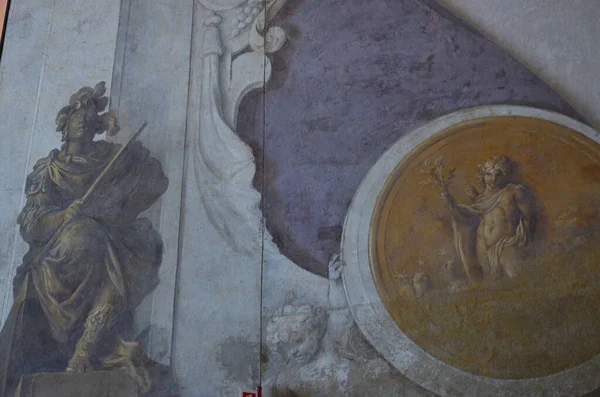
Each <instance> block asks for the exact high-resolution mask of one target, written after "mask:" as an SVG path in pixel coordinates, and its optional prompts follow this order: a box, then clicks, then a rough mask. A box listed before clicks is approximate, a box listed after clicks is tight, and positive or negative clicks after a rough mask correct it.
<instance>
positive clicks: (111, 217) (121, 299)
mask: <svg viewBox="0 0 600 397" xmlns="http://www.w3.org/2000/svg"><path fill="white" fill-rule="evenodd" d="M105 91H106V88H105V86H104V83H99V84H98V85H96V86H95V87H93V88H92V87H83V88H81V89H80V90H79V91H77V92H76V93H75V94H73V95H72V96H71V98H70V101H69V104H68V105H67V106H65V107H63V108H62V109H61V110H60V112H59V113H58V115H57V118H56V125H57V128H56V130H57V131H58V132H59V133H61V135H62V141H63V142H64V144H63V145H62V147H61V148H60V149H54V150H52V151H51V152H50V154H49V155H48V156H47V157H46V158H42V159H41V160H39V161H38V162H37V164H36V165H35V167H34V169H33V172H32V173H31V174H30V175H29V176H28V178H27V183H26V189H25V190H26V191H25V194H26V197H27V201H26V204H25V207H24V208H23V210H22V211H21V214H20V215H19V217H18V224H19V225H20V227H21V235H22V237H23V239H24V240H25V241H26V242H27V243H28V244H29V246H30V249H29V252H28V253H27V254H26V255H25V257H24V259H23V264H22V265H21V266H20V267H19V268H18V270H17V276H16V277H15V279H14V292H15V304H14V306H13V310H12V311H11V314H10V316H9V319H8V320H7V322H6V323H5V326H4V328H3V330H2V334H1V338H2V339H1V340H0V353H6V352H10V353H9V354H8V355H9V356H10V357H8V358H7V360H8V362H2V363H0V364H4V367H3V365H0V382H3V383H6V382H8V383H10V382H11V379H12V382H14V381H16V379H15V377H18V376H19V375H20V374H25V373H37V372H63V371H64V372H87V371H91V370H94V369H103V368H108V367H109V366H111V365H112V364H114V363H115V362H119V360H120V358H119V357H116V356H115V354H116V352H118V351H121V352H122V351H123V350H127V348H128V346H129V348H131V345H127V343H129V342H124V341H123V339H121V335H120V334H119V326H120V325H121V324H122V321H121V320H122V318H123V315H125V314H126V313H127V312H128V310H131V309H132V308H135V307H136V306H137V305H138V304H139V303H140V301H141V300H142V299H143V298H144V297H145V296H146V295H147V294H148V293H150V292H151V291H152V290H153V289H154V288H155V287H156V285H157V284H158V268H159V266H160V264H161V261H162V240H161V237H160V235H159V234H158V233H157V232H156V231H155V230H154V229H153V228H152V225H151V223H150V221H149V220H148V219H146V218H139V217H138V216H139V214H140V213H141V212H142V211H144V210H146V209H148V208H149V207H150V206H151V205H152V204H153V203H154V202H155V201H156V200H157V199H158V198H159V197H160V196H161V195H162V194H163V193H164V192H165V190H166V189H167V186H168V180H167V178H166V176H165V175H164V173H163V171H162V167H161V164H160V163H159V162H158V160H156V159H154V158H153V157H151V156H150V155H149V151H148V150H147V149H146V148H144V147H143V146H142V145H141V144H140V143H139V142H133V143H132V144H131V145H130V146H128V147H127V148H126V150H123V151H121V152H120V153H119V150H120V149H121V145H117V144H114V143H109V142H106V141H103V140H100V141H95V140H94V137H95V136H96V135H97V134H102V133H104V132H107V133H108V134H109V135H114V134H115V133H117V132H118V130H119V127H118V125H117V120H116V118H114V117H112V116H110V115H109V114H108V113H104V111H105V109H106V107H107V105H108V98H107V97H106V96H104V93H105ZM117 153H119V155H117ZM109 165H110V167H109ZM107 168H110V172H108V173H106V172H105V175H104V176H105V178H103V179H102V181H101V182H100V183H97V184H96V189H95V190H94V193H93V194H92V195H90V197H89V199H88V200H86V201H85V202H84V201H82V200H81V199H82V197H83V196H84V195H86V192H88V191H89V190H90V187H91V186H92V185H93V184H94V182H95V181H97V180H98V177H99V175H101V174H102V173H103V171H104V170H105V169H107ZM86 196H87V195H86ZM121 361H122V360H121ZM111 363H112V364H111ZM128 364H131V363H128ZM7 367H10V368H7ZM2 376H3V377H4V379H2Z"/></svg>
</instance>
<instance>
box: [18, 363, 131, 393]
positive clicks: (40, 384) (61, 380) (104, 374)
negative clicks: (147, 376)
mask: <svg viewBox="0 0 600 397" xmlns="http://www.w3.org/2000/svg"><path fill="white" fill-rule="evenodd" d="M82 396H85V397H138V396H139V394H138V393H137V391H136V387H135V384H134V383H133V381H132V380H131V378H130V377H129V376H128V375H127V372H126V371H125V370H115V371H95V372H90V373H85V374H68V373H64V372H61V373H40V374H32V375H24V376H22V377H21V380H20V381H19V386H18V387H17V390H16V392H15V397H82Z"/></svg>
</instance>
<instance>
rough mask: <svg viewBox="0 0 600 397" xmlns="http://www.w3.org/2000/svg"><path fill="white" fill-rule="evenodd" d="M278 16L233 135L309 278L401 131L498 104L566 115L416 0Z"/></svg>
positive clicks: (334, 3)
mask: <svg viewBox="0 0 600 397" xmlns="http://www.w3.org/2000/svg"><path fill="white" fill-rule="evenodd" d="M281 18H282V21H281V22H279V24H280V25H282V26H283V27H284V28H285V29H286V31H287V32H288V33H289V34H290V38H289V41H288V43H287V44H286V46H285V47H284V49H283V50H282V51H281V52H280V53H278V54H276V55H275V56H274V57H273V58H272V60H273V67H274V75H273V78H272V80H271V82H270V83H269V84H268V86H267V90H266V96H264V95H263V93H255V94H252V95H250V96H249V97H248V98H247V99H246V100H245V101H244V103H243V105H242V108H241V110H240V116H239V118H238V130H239V131H240V134H241V136H242V138H243V139H245V140H246V142H248V143H249V144H250V145H251V146H252V147H253V149H254V150H255V155H256V156H257V162H258V163H259V164H258V174H257V177H256V186H257V188H258V189H259V190H261V191H262V192H263V200H264V203H263V205H264V214H265V216H266V219H267V226H268V228H269V230H270V231H271V233H272V234H273V236H274V238H275V241H276V242H277V243H278V245H279V246H280V248H281V249H282V252H283V253H284V254H285V255H287V256H288V257H290V258H291V259H292V260H293V261H294V262H296V263H297V264H298V265H300V266H302V267H304V268H306V269H308V270H310V271H313V272H315V273H317V274H321V275H325V274H326V272H327V260H328V258H329V256H330V255H331V254H332V253H333V252H335V251H336V250H339V242H340V236H341V230H342V224H343V221H344V217H345V215H346V211H347V209H348V206H349V204H350V202H351V200H352V197H353V195H354V192H355V191H356V190H357V188H358V185H359V184H360V182H361V180H362V179H363V177H364V176H365V174H366V173H367V171H368V170H369V168H370V167H371V166H372V165H373V164H374V163H375V162H376V161H377V159H378V158H379V156H381V155H382V154H383V152H384V151H385V150H386V149H388V148H389V147H390V146H391V145H392V144H393V143H394V142H395V141H396V140H397V139H398V138H400V137H401V136H402V135H403V134H407V133H409V132H410V131H411V130H413V129H415V128H417V127H419V126H421V125H423V124H424V123H426V122H428V121H430V120H432V119H434V118H436V117H438V116H441V115H444V114H446V113H449V112H452V111H455V110H458V109H463V108H468V107H472V106H479V105H491V104H499V103H504V104H521V105H530V106H535V107H540V108H544V109H549V110H554V111H558V112H562V113H565V114H567V115H569V116H572V117H577V116H576V115H575V114H574V112H573V111H572V110H571V109H570V108H569V106H568V105H566V104H565V103H564V102H563V101H562V100H561V99H560V98H559V97H558V95H557V94H556V93H554V92H553V91H552V90H551V89H550V88H549V87H548V86H547V85H546V84H544V83H542V82H541V81H540V80H539V79H538V78H537V77H535V76H534V75H533V74H532V73H531V72H530V71H528V70H527V69H526V68H525V67H524V66H522V65H521V64H519V63H518V62H517V61H515V60H514V59H513V58H511V57H510V56H509V55H507V54H506V53H505V52H504V51H503V50H501V49H500V48H499V47H498V46H496V45H495V44H493V43H491V42H490V41H488V40H486V39H485V38H483V37H481V36H479V35H477V34H476V33H474V32H473V31H472V30H470V29H469V28H467V27H465V26H464V25H463V24H462V23H459V22H457V21H452V20H450V19H448V18H446V17H445V16H442V15H441V14H440V13H438V12H437V11H435V10H433V9H432V8H431V7H430V6H428V5H425V4H423V3H421V2H419V1H417V0H369V1H364V0H329V1H296V2H293V1H292V3H291V4H288V6H287V7H286V8H285V9H283V10H282V12H281ZM263 134H264V136H263Z"/></svg>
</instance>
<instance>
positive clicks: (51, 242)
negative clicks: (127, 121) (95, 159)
mask: <svg viewBox="0 0 600 397" xmlns="http://www.w3.org/2000/svg"><path fill="white" fill-rule="evenodd" d="M146 125H147V123H146V122H145V121H144V122H143V123H142V125H140V126H139V127H138V129H137V130H135V131H133V133H132V134H131V135H130V136H129V138H128V139H127V141H126V142H125V143H124V144H123V146H121V149H119V151H118V152H117V154H115V156H114V157H113V158H112V159H111V160H110V162H109V163H108V164H107V165H106V167H104V170H102V172H101V173H100V175H98V177H97V178H96V180H95V181H94V183H92V186H90V188H89V189H88V190H87V192H86V193H85V194H84V195H83V197H82V198H81V203H82V204H85V202H86V201H87V200H88V199H89V198H90V196H91V195H92V194H93V193H94V190H96V188H97V187H98V185H100V182H102V180H103V179H104V178H105V177H106V175H108V174H109V172H110V171H111V169H112V168H113V166H114V165H115V163H116V162H117V160H118V159H119V158H120V157H121V155H122V154H123V152H125V150H127V148H128V147H129V145H130V144H131V143H132V142H133V141H135V139H136V138H137V137H138V136H139V135H140V134H141V133H142V131H143V130H144V128H146ZM68 223H69V222H68V221H65V222H63V223H62V224H61V225H60V226H59V227H58V229H56V232H54V235H53V236H52V238H50V240H48V242H47V243H46V245H44V248H42V250H41V251H40V252H38V254H37V255H36V256H35V260H34V261H33V265H35V264H36V263H38V262H39V261H40V259H42V258H43V257H44V256H45V255H46V254H47V253H48V250H49V249H50V247H52V246H53V245H54V243H56V240H58V238H59V237H60V235H61V234H62V232H63V231H64V230H65V228H66V227H67V225H68Z"/></svg>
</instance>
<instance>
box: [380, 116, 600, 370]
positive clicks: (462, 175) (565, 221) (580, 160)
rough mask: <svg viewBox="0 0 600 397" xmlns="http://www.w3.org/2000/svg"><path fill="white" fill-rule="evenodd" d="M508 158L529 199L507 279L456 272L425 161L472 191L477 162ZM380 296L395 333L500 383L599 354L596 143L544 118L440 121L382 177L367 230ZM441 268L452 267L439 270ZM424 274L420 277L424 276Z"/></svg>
mask: <svg viewBox="0 0 600 397" xmlns="http://www.w3.org/2000/svg"><path fill="white" fill-rule="evenodd" d="M500 155H504V156H508V157H509V158H510V159H511V160H512V161H513V162H514V164H515V165H516V174H515V175H513V177H512V179H513V183H517V184H519V185H522V186H525V187H526V188H527V190H528V191H529V192H530V193H531V195H532V197H533V198H534V200H533V202H534V208H533V211H534V213H535V218H536V222H535V227H534V229H533V230H534V231H533V233H532V238H531V242H530V243H529V244H528V245H527V246H526V247H525V248H523V251H524V252H526V254H527V256H526V260H525V262H524V265H523V266H522V271H521V272H520V273H519V274H518V275H517V276H516V277H514V278H510V277H503V278H500V279H492V278H489V277H484V279H483V281H481V282H478V283H469V282H467V281H466V280H465V277H464V275H461V274H460V273H461V267H462V266H461V259H460V256H459V255H458V254H457V252H456V248H455V244H454V233H453V229H452V217H451V215H450V213H449V211H448V210H447V208H446V207H445V206H444V203H443V201H442V199H441V197H440V192H439V190H437V189H435V187H434V186H430V185H423V184H422V181H423V180H424V179H426V177H427V175H426V174H424V172H423V170H424V164H425V162H426V161H427V160H429V161H431V162H434V161H435V160H436V159H438V158H440V157H442V158H443V163H444V165H445V167H446V172H447V170H448V169H449V168H450V167H453V168H455V169H456V171H455V176H454V178H453V179H452V181H451V182H450V192H451V193H452V195H453V196H454V197H455V199H456V201H457V202H458V203H468V202H469V197H468V196H467V193H465V188H466V187H468V186H469V185H473V186H476V187H477V188H478V189H481V185H480V184H478V182H477V181H476V178H475V175H476V172H477V170H478V166H479V165H480V164H483V163H484V162H485V161H486V160H488V159H490V158H493V157H494V156H500ZM370 236H371V237H370V241H371V243H370V255H371V266H372V272H373V275H374V278H375V282H376V284H377V287H378V291H379V294H380V296H381V298H382V300H383V301H384V303H385V305H386V307H387V309H388V311H389V312H390V314H391V315H392V317H393V318H394V320H395V321H396V323H397V324H398V325H399V327H400V328H401V329H402V331H403V332H404V333H405V334H406V335H407V336H408V337H409V338H411V339H412V340H413V341H414V342H415V343H417V344H418V345H419V346H421V347H422V348H423V349H424V350H425V351H427V352H428V353H429V354H431V355H433V356H434V357H436V358H437V359H440V360H442V361H444V362H446V363H447V364H450V365H452V366H454V367H457V368H459V369H461V370H464V371H467V372H470V373H473V374H477V375H483V376H488V377H494V378H502V379H524V378H534V377H542V376H547V375H551V374H553V373H556V372H559V371H563V370H566V369H569V368H572V367H574V366H576V365H578V364H581V363H583V362H585V361H586V360H589V359H591V358H592V357H594V356H595V355H597V354H599V353H600V327H599V326H598V324H600V288H599V287H598V286H599V285H600V272H599V270H600V255H598V253H597V248H596V247H600V146H599V145H598V144H596V143H595V142H593V141H592V140H590V139H588V138H586V137H584V136H583V135H581V134H579V133H577V132H575V131H572V130H570V129H568V128H566V127H563V126H559V125H557V124H554V123H552V122H549V121H545V120H541V119H535V118H529V117H509V116H502V117H491V118H486V119H480V120H477V121H472V122H467V123H463V124H459V125H456V126H454V127H452V128H450V129H447V130H445V131H443V132H441V133H439V134H437V135H436V136H434V137H432V138H430V139H429V140H428V141H426V142H424V143H423V144H421V145H420V146H419V147H417V148H416V149H415V150H414V151H413V152H411V153H410V154H409V155H408V156H406V157H405V158H404V160H403V161H402V162H401V163H400V164H399V165H398V166H397V167H396V169H395V171H394V172H393V173H392V175H391V176H390V178H389V179H388V182H387V183H386V186H385V188H384V190H383V191H382V194H381V195H380V197H379V200H378V204H377V206H376V210H375V213H374V217H373V221H372V227H371V231H370ZM451 269H454V270H451ZM449 272H450V273H452V274H449ZM423 280H425V281H423Z"/></svg>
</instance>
